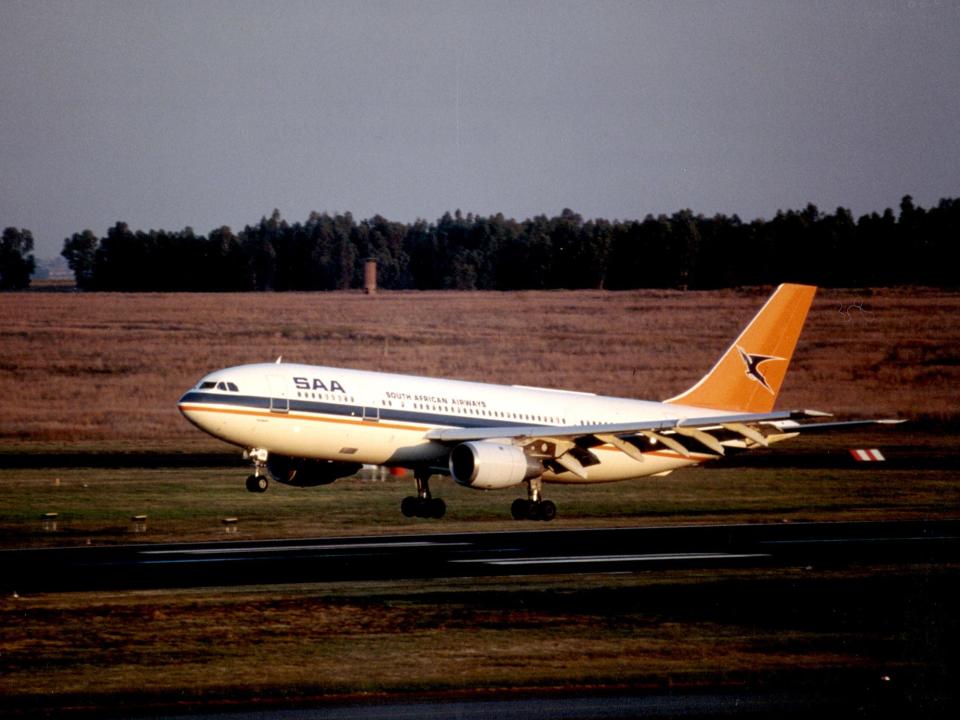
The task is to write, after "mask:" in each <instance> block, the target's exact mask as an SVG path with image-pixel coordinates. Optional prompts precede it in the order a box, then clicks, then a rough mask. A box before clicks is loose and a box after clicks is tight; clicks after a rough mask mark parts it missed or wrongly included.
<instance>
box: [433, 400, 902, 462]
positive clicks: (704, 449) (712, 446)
mask: <svg viewBox="0 0 960 720" xmlns="http://www.w3.org/2000/svg"><path fill="white" fill-rule="evenodd" d="M825 416H829V413H823V412H818V411H815V410H792V411H780V412H768V413H739V414H726V415H716V416H710V417H698V418H684V417H678V418H666V419H659V420H650V421H643V422H628V423H605V424H597V425H567V426H559V427H558V426H552V427H551V426H544V425H521V426H514V427H479V428H438V429H436V430H433V431H431V432H429V433H427V438H428V439H430V440H434V441H436V442H441V443H444V444H448V443H449V444H455V443H461V442H470V441H483V440H500V441H506V442H510V443H513V444H516V445H522V446H524V447H525V448H526V449H527V451H528V452H529V453H530V454H531V455H533V456H538V457H541V458H542V459H544V460H545V461H549V462H551V463H555V464H556V465H559V466H560V467H561V468H563V469H566V470H569V471H570V472H572V473H573V474H574V475H577V476H579V477H582V478H586V477H587V470H586V468H588V467H589V466H590V465H594V464H596V463H598V462H599V459H598V458H597V457H596V455H594V454H593V453H592V452H591V448H594V447H597V446H600V445H612V446H613V447H615V448H617V449H618V450H620V451H621V452H624V453H626V454H627V455H629V456H630V457H632V458H633V459H635V460H637V461H640V462H642V461H643V454H642V451H641V443H644V442H645V443H647V444H655V443H659V444H661V445H662V446H663V447H665V448H668V449H670V450H672V451H674V452H676V453H678V454H679V455H682V456H684V457H693V456H694V454H696V455H697V460H703V459H708V458H709V457H710V456H713V457H719V456H721V455H724V453H725V449H726V448H741V449H742V448H750V447H757V446H764V447H766V446H767V445H768V444H769V443H770V442H775V441H777V440H784V439H786V438H788V437H794V436H795V435H797V434H798V433H800V432H804V431H817V430H833V429H840V428H850V427H853V426H857V425H867V424H895V423H899V422H904V421H902V420H852V421H845V422H829V423H818V422H814V423H806V424H804V423H800V422H798V420H800V419H803V418H817V417H825Z"/></svg>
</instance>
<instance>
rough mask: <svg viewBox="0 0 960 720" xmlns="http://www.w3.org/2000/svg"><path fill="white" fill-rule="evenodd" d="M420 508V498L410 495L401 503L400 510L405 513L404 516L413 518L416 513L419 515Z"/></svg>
mask: <svg viewBox="0 0 960 720" xmlns="http://www.w3.org/2000/svg"><path fill="white" fill-rule="evenodd" d="M419 509H420V498H415V497H412V496H410V495H408V496H407V497H405V498H404V499H403V501H402V502H401V503H400V512H402V513H403V516H404V517H408V518H412V517H413V516H414V515H418V514H419V512H418V511H419Z"/></svg>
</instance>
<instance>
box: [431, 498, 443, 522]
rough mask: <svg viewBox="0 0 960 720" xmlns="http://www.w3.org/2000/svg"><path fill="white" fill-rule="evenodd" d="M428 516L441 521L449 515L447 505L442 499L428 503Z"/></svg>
mask: <svg viewBox="0 0 960 720" xmlns="http://www.w3.org/2000/svg"><path fill="white" fill-rule="evenodd" d="M426 514H427V516H428V517H431V518H433V519H434V520H439V519H440V518H442V517H443V516H444V515H446V514H447V504H446V503H445V502H444V501H443V500H442V499H440V498H434V499H432V500H428V501H427V513H426Z"/></svg>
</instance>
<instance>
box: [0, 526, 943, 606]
mask: <svg viewBox="0 0 960 720" xmlns="http://www.w3.org/2000/svg"><path fill="white" fill-rule="evenodd" d="M957 560H960V521H928V522H923V521H920V522H862V523H795V524H793V523H784V524H773V525H709V526H702V525H694V526H678V527H656V528H619V529H607V530H537V531H521V532H504V533H461V534H427V535H399V536H372V537H330V538H314V539H297V540H267V541H235V542H216V543H191V544H159V543H158V544H144V545H118V546H107V547H75V548H44V549H28V550H3V551H0V588H2V590H4V591H6V592H40V591H47V592H50V591H70V590H93V589H143V588H170V587H204V586H232V585H265V584H273V583H301V582H302V583H317V582H333V581H344V580H390V579H410V578H453V577H484V576H508V575H539V574H552V575H556V574H576V573H598V572H601V573H602V572H644V571H650V570H661V569H674V568H702V567H755V568H760V567H773V566H815V567H821V568H822V567H832V566H842V565H849V564H896V563H940V562H955V561H957Z"/></svg>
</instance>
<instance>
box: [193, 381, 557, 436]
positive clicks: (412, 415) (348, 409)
mask: <svg viewBox="0 0 960 720" xmlns="http://www.w3.org/2000/svg"><path fill="white" fill-rule="evenodd" d="M180 402H181V403H194V404H210V405H232V406H236V407H242V408H248V409H251V410H269V409H270V398H269V397H258V396H256V395H233V394H230V393H210V392H200V391H196V390H192V391H190V392H188V393H187V394H186V395H184V396H183V397H182V398H180ZM289 407H290V412H302V413H311V414H316V415H330V416H334V417H346V418H353V419H356V420H360V419H361V418H362V417H363V406H362V405H347V404H338V403H331V402H317V401H314V400H303V399H292V400H290V401H289ZM368 407H370V406H368ZM371 409H375V408H371ZM367 419H368V420H370V418H367ZM380 419H381V420H393V421H398V422H407V423H418V424H421V425H430V426H444V427H454V428H480V427H503V428H510V427H519V426H524V427H527V426H530V425H531V424H534V423H530V422H529V421H527V422H518V421H515V420H504V419H500V418H486V417H473V416H466V417H465V416H463V415H448V414H443V413H437V412H424V411H417V410H406V409H398V408H380ZM544 427H549V426H548V425H545V426H544Z"/></svg>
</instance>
